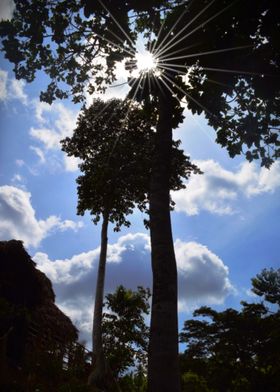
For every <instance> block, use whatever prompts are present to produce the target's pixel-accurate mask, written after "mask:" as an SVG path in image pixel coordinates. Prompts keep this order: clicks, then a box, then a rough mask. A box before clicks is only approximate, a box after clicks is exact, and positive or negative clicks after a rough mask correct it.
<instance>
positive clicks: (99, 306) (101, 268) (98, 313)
mask: <svg viewBox="0 0 280 392" xmlns="http://www.w3.org/2000/svg"><path fill="white" fill-rule="evenodd" d="M108 224H109V213H108V211H105V212H104V213H103V222H102V229H101V246H100V255H99V264H98V272H97V279H96V290H95V302H94V312H93V328H92V353H93V354H92V358H93V359H92V365H93V369H92V372H91V374H90V376H89V380H88V383H89V385H93V386H96V387H99V388H104V384H106V383H107V382H108V378H107V375H108V374H107V373H108V368H107V365H106V360H105V356H104V351H103V343H102V314H103V299H104V282H105V273H106V258H107V246H108Z"/></svg>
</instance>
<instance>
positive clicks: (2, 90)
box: [0, 69, 28, 105]
mask: <svg viewBox="0 0 280 392" xmlns="http://www.w3.org/2000/svg"><path fill="white" fill-rule="evenodd" d="M24 87H25V82H24V81H23V80H17V79H14V78H9V76H8V72H7V71H4V70H2V69H0V101H11V100H19V101H20V102H21V103H22V104H23V105H27V98H28V97H27V94H26V93H25V91H24Z"/></svg>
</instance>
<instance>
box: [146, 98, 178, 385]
mask: <svg viewBox="0 0 280 392" xmlns="http://www.w3.org/2000/svg"><path fill="white" fill-rule="evenodd" d="M171 148H172V97H171V94H170V93H169V92H168V91H165V92H163V91H162V92H160V94H159V121H158V126H157V132H156V146H155V152H154V158H153V160H154V161H153V166H152V176H151V185H150V230H151V246H152V271H153V296H152V314H151V330H150V343H149V358H148V392H171V391H172V392H179V391H180V377H179V358H178V312H177V297H178V294H177V266H176V259H175V252H174V245H173V238H172V229H171V218H170V208H169V203H170V195H169V187H170V185H169V177H170V166H171Z"/></svg>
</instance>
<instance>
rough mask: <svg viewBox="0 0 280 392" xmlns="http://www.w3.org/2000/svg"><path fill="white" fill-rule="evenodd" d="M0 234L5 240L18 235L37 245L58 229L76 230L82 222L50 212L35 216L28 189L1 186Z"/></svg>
mask: <svg viewBox="0 0 280 392" xmlns="http://www.w3.org/2000/svg"><path fill="white" fill-rule="evenodd" d="M0 215H1V221H0V235H1V238H2V239H4V240H10V239H17V240H21V241H24V244H25V245H26V246H27V247H28V246H33V247H38V246H39V245H40V243H41V241H42V240H43V239H44V238H46V237H47V236H49V235H51V234H52V233H55V232H57V231H65V230H74V231H77V230H79V229H80V228H81V227H82V226H83V224H82V222H73V221H71V220H62V219H61V218H60V217H58V216H55V215H51V216H49V217H48V218H47V219H38V218H37V217H36V211H35V210H34V208H33V206H32V204H31V193H30V192H28V191H26V190H24V189H20V188H19V187H15V186H9V185H4V186H1V187H0Z"/></svg>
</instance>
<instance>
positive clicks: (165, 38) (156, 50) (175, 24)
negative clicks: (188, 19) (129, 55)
mask: <svg viewBox="0 0 280 392" xmlns="http://www.w3.org/2000/svg"><path fill="white" fill-rule="evenodd" d="M213 1H215V0H213ZM189 7H190V5H189V6H188V7H187V8H186V9H185V10H184V12H183V13H182V14H181V15H180V16H179V18H178V19H177V21H176V22H175V23H174V25H173V26H172V28H171V29H170V30H169V31H168V33H167V34H166V35H165V37H163V40H162V41H161V43H160V44H159V46H158V47H157V48H156V47H155V46H156V45H154V48H153V50H152V52H154V50H155V52H154V55H156V54H157V53H158V52H159V49H160V48H161V47H162V45H163V44H164V42H165V41H166V40H167V38H168V37H169V35H170V34H171V33H172V32H173V30H174V29H175V27H176V26H177V24H178V23H179V22H180V20H181V19H182V17H183V16H184V15H185V13H186V12H187V10H188V8H189ZM165 21H166V19H164V22H163V23H162V24H161V27H160V31H159V34H158V39H159V36H160V33H161V31H162V29H163V26H164V24H165ZM171 41H172V39H171Z"/></svg>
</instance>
